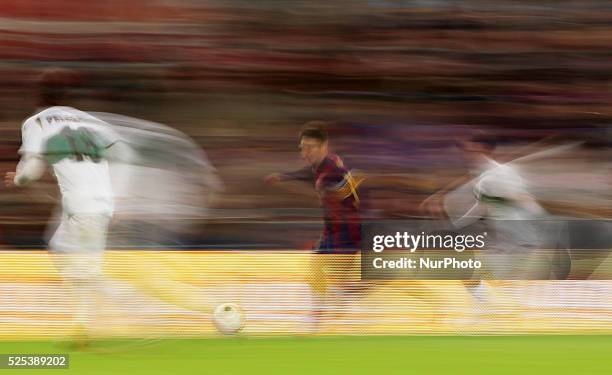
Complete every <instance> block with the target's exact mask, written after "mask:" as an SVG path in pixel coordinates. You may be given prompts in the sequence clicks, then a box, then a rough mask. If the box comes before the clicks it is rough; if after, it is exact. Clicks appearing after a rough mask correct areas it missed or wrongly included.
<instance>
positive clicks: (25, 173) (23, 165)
mask: <svg viewBox="0 0 612 375" xmlns="http://www.w3.org/2000/svg"><path fill="white" fill-rule="evenodd" d="M45 166H46V163H45V161H44V160H43V159H42V157H41V156H40V155H35V154H26V155H24V156H23V157H22V158H21V160H20V161H19V164H18V165H17V169H16V170H15V172H7V174H6V175H5V176H4V184H5V185H6V186H7V187H13V186H25V185H28V184H30V183H32V182H34V181H36V180H39V179H40V178H41V177H42V175H43V174H44V173H45Z"/></svg>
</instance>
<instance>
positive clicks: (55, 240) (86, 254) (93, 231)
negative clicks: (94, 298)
mask: <svg viewBox="0 0 612 375" xmlns="http://www.w3.org/2000/svg"><path fill="white" fill-rule="evenodd" d="M109 222H110V216H109V215H106V214H74V215H66V214H65V215H63V216H62V221H61V223H60V225H59V227H58V228H57V230H56V231H55V234H54V235H53V237H52V238H51V241H50V242H49V246H50V249H51V252H52V253H53V256H54V259H55V261H56V264H57V266H58V268H59V271H60V273H61V274H62V276H64V277H70V278H90V277H95V276H98V275H100V274H101V272H102V259H103V256H104V249H105V248H106V235H107V232H108V225H109Z"/></svg>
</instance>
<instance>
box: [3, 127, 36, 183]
mask: <svg viewBox="0 0 612 375" xmlns="http://www.w3.org/2000/svg"><path fill="white" fill-rule="evenodd" d="M21 138H22V145H21V148H20V149H19V153H20V154H21V155H22V156H21V160H20V161H19V164H18V165H17V168H16V170H15V172H7V173H6V175H5V176H4V184H5V185H6V186H7V187H14V186H24V185H28V184H30V183H32V182H34V181H36V180H38V179H40V178H41V177H42V175H43V174H44V172H45V166H46V163H45V161H44V159H43V157H42V155H41V154H40V153H41V150H42V146H41V145H42V125H41V124H40V121H38V120H37V119H36V118H33V119H28V120H27V121H26V122H24V124H23V126H22V128H21Z"/></svg>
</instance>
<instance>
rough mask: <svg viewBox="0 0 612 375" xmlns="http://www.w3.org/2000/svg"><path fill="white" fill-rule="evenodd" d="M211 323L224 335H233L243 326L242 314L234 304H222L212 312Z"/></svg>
mask: <svg viewBox="0 0 612 375" xmlns="http://www.w3.org/2000/svg"><path fill="white" fill-rule="evenodd" d="M212 318H213V323H215V327H217V329H218V330H219V332H221V333H223V334H224V335H234V334H236V333H238V332H239V331H240V330H241V329H242V327H243V326H244V313H243V312H242V309H241V308H240V306H238V305H236V304H235V303H222V304H220V305H219V306H217V307H215V310H214V311H213V316H212Z"/></svg>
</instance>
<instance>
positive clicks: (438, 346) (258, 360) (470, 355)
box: [0, 336, 612, 375]
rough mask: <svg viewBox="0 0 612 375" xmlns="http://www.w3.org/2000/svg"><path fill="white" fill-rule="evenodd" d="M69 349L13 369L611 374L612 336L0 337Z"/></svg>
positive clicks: (5, 347) (3, 345)
mask: <svg viewBox="0 0 612 375" xmlns="http://www.w3.org/2000/svg"><path fill="white" fill-rule="evenodd" d="M25 353H41V354H42V353H45V354H49V353H68V354H70V369H68V370H62V369H56V370H38V369H37V370H0V375H2V374H4V373H7V374H8V373H15V374H23V375H25V374H39V375H41V374H44V373H49V372H50V373H53V374H111V375H119V374H123V373H125V374H148V375H152V374H171V375H176V374H242V375H247V374H317V375H318V374H357V373H359V374H389V373H397V374H513V375H516V374H521V375H523V374H572V375H576V374H611V373H612V336H495V337H461V336H454V337H443V336H421V337H419V336H406V337H382V336H381V337H363V336H362V337H298V338H228V339H201V340H196V339H190V340H188V339H185V340H158V341H138V340H135V341H129V340H120V341H105V342H97V343H95V344H93V345H92V349H91V350H90V351H68V350H65V349H62V348H61V347H59V346H58V345H57V344H54V343H49V342H0V354H25Z"/></svg>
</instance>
